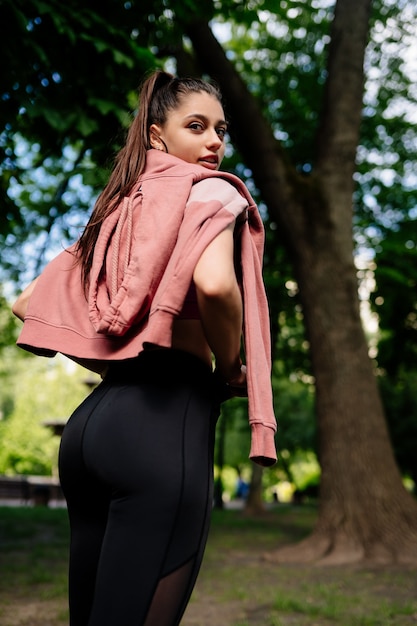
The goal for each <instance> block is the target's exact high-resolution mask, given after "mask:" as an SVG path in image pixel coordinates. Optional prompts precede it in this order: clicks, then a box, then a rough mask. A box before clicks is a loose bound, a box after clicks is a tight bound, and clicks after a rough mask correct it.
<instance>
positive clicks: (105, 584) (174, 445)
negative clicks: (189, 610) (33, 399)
mask: <svg viewBox="0 0 417 626" xmlns="http://www.w3.org/2000/svg"><path fill="white" fill-rule="evenodd" d="M226 132H227V123H226V120H225V115H224V111H223V107H222V104H221V97H220V93H219V91H218V89H217V88H216V87H215V86H213V85H212V84H210V83H208V82H205V81H202V80H199V79H188V78H185V79H179V78H175V77H173V76H171V75H170V74H167V73H165V72H162V71H157V72H155V73H154V74H152V75H151V76H150V77H149V78H148V79H147V80H146V81H145V82H144V84H143V86H142V89H141V92H140V104H139V109H138V114H137V116H136V117H135V119H134V121H133V123H132V125H131V128H130V130H129V133H128V136H127V140H126V144H125V146H124V147H123V148H122V150H121V151H120V153H119V155H118V157H117V160H116V164H115V167H114V169H113V172H112V174H111V176H110V179H109V182H108V184H107V186H106V187H105V189H104V190H103V192H102V194H101V195H100V197H99V198H98V200H97V203H96V205H95V207H94V210H93V213H92V215H91V218H90V220H89V223H88V224H87V227H86V228H85V231H84V233H83V235H82V236H81V238H80V240H79V241H78V242H77V243H76V244H74V245H73V246H72V247H71V248H69V249H68V250H66V251H64V252H62V253H61V254H60V255H59V256H58V257H57V258H56V259H54V260H53V261H52V262H51V263H50V264H49V265H48V266H47V267H46V269H45V270H44V272H43V273H42V274H41V276H40V277H38V279H36V281H34V283H33V284H32V285H31V286H30V287H29V288H28V289H27V290H25V291H24V292H23V293H22V295H21V296H20V298H19V299H18V300H17V302H16V303H15V305H14V308H13V310H14V312H15V314H16V315H18V317H20V318H21V319H24V322H25V323H24V325H23V330H22V333H21V335H20V337H19V340H18V344H19V345H20V346H21V347H23V348H25V349H28V350H31V351H32V352H35V353H37V354H43V355H47V356H51V355H53V354H55V353H56V352H61V353H63V354H66V355H67V356H69V357H70V358H72V359H74V360H76V361H78V362H80V363H82V364H83V365H85V366H86V367H88V368H90V369H92V370H94V371H98V372H100V373H101V374H102V376H103V382H102V383H101V384H100V385H99V387H98V388H97V389H95V390H94V391H93V393H92V394H91V395H90V396H89V397H88V398H87V399H86V400H85V401H84V402H83V403H82V404H81V406H80V407H78V409H76V411H75V412H74V413H73V415H72V416H71V418H70V420H69V421H68V424H67V426H66V428H65V431H64V434H63V437H62V443H61V450H60V459H59V464H60V478H61V484H62V488H63V490H64V493H65V497H66V499H67V504H68V513H69V519H70V525H71V553H70V574H69V597H70V623H71V626H116V625H117V626H138V625H144V626H174V625H176V624H179V623H180V620H181V617H182V615H183V613H184V610H185V608H186V605H187V603H188V600H189V598H190V595H191V592H192V589H193V586H194V584H195V581H196V577H197V574H198V571H199V568H200V564H201V560H202V556H203V551H204V547H205V543H206V539H207V533H208V526H209V518H210V511H211V503H212V490H213V479H212V471H213V445H214V429H215V423H216V420H217V417H218V414H219V407H220V403H221V402H222V401H223V400H225V399H226V398H227V397H232V396H234V395H246V394H247V395H248V397H249V421H250V424H251V429H252V447H251V452H250V457H251V458H252V459H253V460H254V461H255V462H258V463H260V464H262V465H270V464H272V463H274V462H275V459H276V454H275V446H274V433H275V430H276V424H275V418H274V415H273V410H272V394H271V385H270V344H269V321H268V309H267V304H266V298H265V291H264V287H263V283H262V277H261V262H262V253H263V228H262V222H261V219H260V217H259V213H258V211H257V208H256V206H255V205H254V203H253V200H252V198H251V197H250V195H249V193H248V191H247V189H246V187H245V186H244V185H243V183H242V182H241V181H240V180H239V179H238V178H236V177H235V176H233V175H231V174H226V173H220V172H219V167H220V164H221V162H222V159H223V156H224V150H225V136H226ZM243 313H244V314H243ZM243 319H244V322H243ZM242 329H243V338H244V345H245V349H244V351H243V349H242V345H241V344H242ZM243 352H244V356H245V361H246V364H245V365H243V364H242V360H241V355H242V354H243ZM213 362H214V368H213ZM246 367H247V377H246ZM213 369H214V371H213Z"/></svg>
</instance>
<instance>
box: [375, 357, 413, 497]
mask: <svg viewBox="0 0 417 626" xmlns="http://www.w3.org/2000/svg"><path fill="white" fill-rule="evenodd" d="M379 386H380V390H381V396H382V399H383V402H384V407H385V412H386V416H387V422H388V426H389V430H390V434H391V440H392V444H393V448H394V454H395V457H396V459H397V462H398V465H399V467H400V469H401V472H402V473H403V474H404V475H405V476H409V477H410V478H411V479H412V481H413V483H414V490H416V489H417V455H416V441H417V396H416V388H417V370H416V369H414V371H404V370H400V371H399V372H398V373H397V375H396V376H395V377H390V376H380V378H379Z"/></svg>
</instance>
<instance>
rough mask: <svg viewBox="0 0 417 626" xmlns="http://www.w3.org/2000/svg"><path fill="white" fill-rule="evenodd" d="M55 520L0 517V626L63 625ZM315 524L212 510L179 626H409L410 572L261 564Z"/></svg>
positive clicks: (413, 576) (309, 514) (415, 608)
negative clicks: (270, 552)
mask: <svg viewBox="0 0 417 626" xmlns="http://www.w3.org/2000/svg"><path fill="white" fill-rule="evenodd" d="M35 514H36V515H35ZM15 515H17V517H15ZM33 515H35V518H33ZM56 515H57V514H55V513H53V512H45V513H42V512H40V513H38V512H32V513H31V512H30V511H23V513H22V512H17V513H16V514H12V513H10V512H5V511H4V510H2V509H0V550H1V552H2V555H1V558H0V624H1V626H67V625H68V611H67V606H66V605H67V603H66V566H67V563H66V548H67V546H66V543H67V527H66V520H65V518H64V517H62V516H61V515H60V514H58V517H59V519H58V518H57V517H56ZM314 516H315V511H314V508H310V509H309V508H308V507H281V508H277V510H275V511H273V512H268V513H267V514H266V515H265V516H263V517H261V518H250V519H248V518H245V516H244V515H242V512H239V511H224V512H215V513H214V517H213V524H212V529H211V533H210V537H209V542H208V545H207V550H206V555H205V558H204V562H203V566H202V568H201V572H200V576H199V579H198V581H197V584H196V587H195V590H194V593H193V596H192V598H191V602H190V604H189V606H188V608H187V611H186V614H185V616H184V618H183V621H182V623H181V626H336V625H337V626H412V625H416V624H417V594H416V590H417V568H412V567H405V566H401V567H400V566H390V567H386V566H384V567H376V566H373V567H370V566H369V567H363V566H362V567H359V566H338V567H336V566H332V567H323V566H320V567H318V566H316V567H315V566H311V565H309V566H306V565H299V566H295V565H291V566H289V565H280V564H276V563H271V562H269V561H267V560H265V559H264V555H265V553H267V552H268V550H271V549H273V548H275V547H276V546H277V544H281V543H282V542H288V541H296V540H297V539H299V538H300V537H302V536H305V534H306V533H308V532H309V530H310V529H311V527H312V524H313V522H314ZM114 626H119V625H117V624H115V625H114Z"/></svg>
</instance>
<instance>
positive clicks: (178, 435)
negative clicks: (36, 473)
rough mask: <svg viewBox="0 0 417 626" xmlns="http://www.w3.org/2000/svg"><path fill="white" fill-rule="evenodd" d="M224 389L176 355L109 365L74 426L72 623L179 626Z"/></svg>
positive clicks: (68, 470) (64, 462)
mask: <svg viewBox="0 0 417 626" xmlns="http://www.w3.org/2000/svg"><path fill="white" fill-rule="evenodd" d="M220 393H221V390H220V389H219V387H218V385H217V384H216V381H215V377H214V376H213V374H212V373H211V371H210V369H209V368H208V367H207V366H206V365H204V364H203V363H202V362H201V361H200V360H199V359H197V358H196V357H193V356H192V355H189V354H187V353H183V352H179V351H174V350H157V351H156V350H155V351H152V352H145V353H142V354H141V355H140V356H139V357H138V358H137V359H134V360H131V361H128V362H123V363H122V364H119V365H115V366H114V367H113V366H112V367H111V369H110V372H109V374H108V376H106V378H105V380H104V381H103V382H102V383H101V384H100V386H99V387H97V389H95V390H94V391H93V392H92V394H91V395H90V396H89V397H88V398H87V399H86V400H85V401H84V402H83V403H82V404H81V405H80V406H79V407H78V409H76V411H75V412H74V413H73V415H72V416H71V418H70V420H69V421H68V424H67V426H66V427H65V430H64V434H63V437H62V442H61V449H60V456H59V467H60V479H61V484H62V488H63V491H64V494H65V497H66V500H67V504H68V513H69V520H70V527H71V548H70V572H69V601H70V625H71V626H87V625H88V626H142V625H143V626H174V625H176V624H179V623H180V620H181V617H182V615H183V613H184V611H185V608H186V606H187V603H188V600H189V598H190V595H191V592H192V589H193V587H194V584H195V581H196V578H197V574H198V571H199V568H200V565H201V561H202V557H203V552H204V548H205V544H206V539H207V534H208V527H209V519H210V513H211V507H212V497H213V446H214V429H215V423H216V420H217V417H218V414H219V401H220Z"/></svg>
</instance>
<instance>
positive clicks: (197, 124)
mask: <svg viewBox="0 0 417 626" xmlns="http://www.w3.org/2000/svg"><path fill="white" fill-rule="evenodd" d="M188 128H191V130H203V125H202V124H200V122H192V124H190V125H189V126H188Z"/></svg>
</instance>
